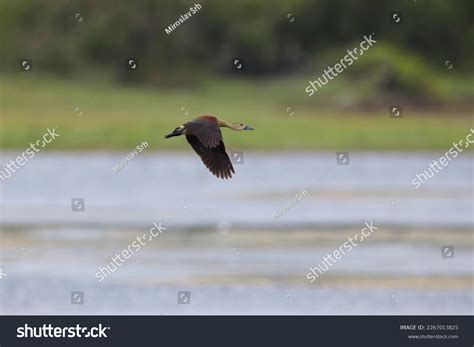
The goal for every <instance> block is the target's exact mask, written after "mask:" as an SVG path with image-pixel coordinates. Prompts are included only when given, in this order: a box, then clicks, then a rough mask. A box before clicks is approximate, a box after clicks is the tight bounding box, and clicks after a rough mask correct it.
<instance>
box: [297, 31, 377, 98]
mask: <svg viewBox="0 0 474 347" xmlns="http://www.w3.org/2000/svg"><path fill="white" fill-rule="evenodd" d="M373 35H375V33H372V34H370V35H369V36H368V37H367V35H364V40H363V41H362V42H361V43H360V44H359V46H360V48H361V49H360V51H359V48H358V47H356V48H354V49H352V50H349V49H348V50H347V54H346V55H345V56H343V57H342V58H341V60H340V61H339V63H336V64H334V67H331V66H328V67H327V68H326V69H324V73H323V74H322V76H321V77H318V79H316V80H314V81H309V85H308V86H307V87H306V89H305V92H306V93H308V96H311V95H313V94H314V93H316V92H317V90H318V87H319V88H322V87H323V86H324V85H326V84H327V83H328V82H329V81H330V80H332V79H333V78H334V77H337V76H338V75H339V74H340V73H342V72H343V71H344V70H345V69H347V68H348V67H349V66H351V65H352V64H353V63H354V60H357V59H359V57H360V56H362V55H364V52H365V51H367V50H368V49H369V48H370V47H372V46H373V45H374V44H375V43H377V41H375V40H374V39H373V38H372V36H373ZM345 63H347V66H346V64H345ZM334 70H336V71H337V73H336V72H334ZM322 77H324V82H323V79H322ZM316 86H317V87H316Z"/></svg>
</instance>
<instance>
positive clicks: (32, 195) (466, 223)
mask: <svg viewBox="0 0 474 347" xmlns="http://www.w3.org/2000/svg"><path fill="white" fill-rule="evenodd" d="M125 154H126V153H100V154H89V153H39V154H38V155H37V157H35V158H34V159H33V160H31V161H30V162H28V163H27V164H26V165H25V166H24V167H22V168H21V170H19V171H18V172H17V173H15V174H14V175H13V176H12V177H11V178H9V179H8V180H7V181H5V182H0V192H1V198H0V199H1V200H0V202H1V210H0V217H1V218H0V242H1V245H2V247H1V251H2V254H1V264H0V265H1V266H2V267H3V269H2V270H3V272H4V273H5V274H7V277H4V278H3V279H1V280H0V294H1V299H0V313H6V314H472V313H473V287H472V274H473V237H472V207H473V206H472V184H473V180H472V156H470V155H462V156H460V157H458V158H457V159H456V160H455V161H453V162H452V163H450V165H449V166H448V167H446V168H445V169H444V170H443V171H442V172H440V173H439V174H437V175H435V176H434V177H433V178H431V179H430V180H429V181H427V182H426V183H425V184H424V185H423V187H422V188H420V189H419V190H415V189H414V188H413V187H412V185H411V180H412V179H413V176H414V175H415V174H416V173H417V172H420V171H422V170H424V169H426V167H427V165H428V163H429V162H430V161H431V160H432V159H434V158H437V157H439V155H440V154H438V153H431V154H396V153H393V154H387V153H351V154H350V155H351V157H350V165H349V166H338V165H336V159H335V154H334V153H302V154H292V153H282V154H278V153H271V154H269V153H248V154H247V153H245V154H244V164H243V165H235V169H236V176H235V177H234V179H232V180H231V181H221V180H218V179H215V178H214V177H213V176H211V175H210V174H209V173H208V172H207V171H206V169H205V168H204V167H203V166H202V164H201V163H200V161H199V159H198V158H197V157H195V156H194V155H192V154H181V153H166V154H164V153H151V152H150V153H142V154H140V155H139V156H138V157H136V158H135V159H133V160H132V161H131V162H130V163H129V164H127V165H126V166H125V167H124V168H123V169H122V170H121V171H120V172H119V173H115V172H114V170H113V169H112V167H113V166H114V165H116V164H117V163H119V162H120V161H121V160H122V159H123V157H124V156H125ZM14 155H15V154H14V153H11V152H8V153H6V152H3V153H2V159H1V164H0V168H1V167H3V165H4V164H3V163H4V162H6V161H8V160H10V158H13V157H14ZM302 190H305V191H306V192H307V195H306V196H305V197H303V198H302V199H301V200H300V201H298V202H297V203H296V204H294V205H293V206H292V207H291V208H290V209H289V210H288V211H286V213H284V214H283V215H281V216H280V218H279V219H278V220H275V219H274V217H273V213H274V212H275V211H277V210H278V209H279V208H282V207H283V206H284V205H285V203H286V202H287V201H289V200H291V199H292V198H293V197H294V195H295V194H296V193H298V192H301V191H302ZM72 198H84V199H85V211H84V212H77V211H74V212H73V211H72V208H71V199H72ZM158 221H162V223H163V225H164V226H165V227H166V231H164V232H163V233H162V234H160V235H159V236H158V237H157V238H156V239H153V240H151V241H150V242H148V243H147V244H146V245H145V246H143V248H141V249H140V251H139V252H137V253H135V254H133V256H132V257H131V258H130V259H128V260H127V261H126V263H124V264H122V265H121V266H120V267H119V268H118V270H117V271H115V272H113V273H112V274H111V275H110V276H109V277H107V278H106V279H105V280H103V281H101V282H99V281H98V279H97V278H96V276H95V274H96V272H97V271H98V267H104V266H106V265H107V264H109V263H110V258H111V257H112V256H114V254H116V253H119V252H121V251H122V250H123V249H126V248H127V247H128V246H129V245H130V244H131V242H133V241H134V240H135V239H136V237H137V236H139V235H142V234H143V233H146V232H147V231H148V230H149V229H150V228H151V227H152V226H153V223H154V222H158ZM366 221H373V222H374V224H375V225H376V226H377V227H378V228H379V229H378V230H377V231H376V232H375V233H374V234H373V235H371V236H370V238H368V239H367V241H364V243H363V244H361V245H359V246H358V247H357V248H354V249H353V250H352V251H351V252H350V253H348V254H347V255H346V256H344V258H343V259H342V260H341V261H339V262H338V263H337V264H334V266H331V267H330V269H329V270H328V271H327V272H325V273H324V274H323V275H321V277H320V278H318V279H317V281H315V282H314V283H309V281H308V280H307V279H306V273H307V271H308V268H309V267H311V266H316V265H318V264H319V263H320V262H321V261H322V259H323V257H324V255H325V254H327V253H328V252H332V251H333V250H335V249H337V248H338V247H339V246H340V245H341V244H342V243H343V242H345V241H346V240H347V237H348V236H350V235H353V234H354V233H356V232H359V231H360V229H361V228H362V227H363V225H364V222H366ZM443 245H454V246H455V257H454V258H451V259H443V258H442V254H441V246H443ZM72 291H83V292H84V297H85V301H84V304H81V305H76V304H71V292H72ZM179 291H190V292H191V303H190V304H178V302H177V296H178V292H179Z"/></svg>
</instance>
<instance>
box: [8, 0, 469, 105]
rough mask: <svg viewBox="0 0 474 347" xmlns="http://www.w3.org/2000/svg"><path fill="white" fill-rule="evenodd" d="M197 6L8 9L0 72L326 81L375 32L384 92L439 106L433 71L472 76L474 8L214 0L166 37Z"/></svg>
mask: <svg viewBox="0 0 474 347" xmlns="http://www.w3.org/2000/svg"><path fill="white" fill-rule="evenodd" d="M195 3H197V2H195V1H182V0H181V1H180V0H178V1H176V0H174V1H156V0H137V1H133V2H132V1H114V0H101V1H97V0H42V1H18V0H2V1H0V39H1V42H2V50H1V51H0V59H1V60H2V61H3V62H6V63H5V64H1V67H2V69H10V70H17V69H18V58H20V57H28V58H31V59H33V61H34V64H35V69H37V70H41V71H47V72H51V73H56V74H59V75H61V76H81V75H82V76H84V75H91V74H93V75H97V74H99V75H100V76H101V77H102V78H112V79H115V80H117V81H122V82H137V83H145V84H150V85H165V86H166V85H178V86H180V87H191V86H193V85H195V84H197V83H199V82H200V80H201V79H202V78H203V76H205V75H209V74H211V75H216V74H217V75H220V76H228V75H229V74H231V73H232V59H233V58H235V57H239V58H243V59H244V60H245V72H244V74H245V75H247V76H248V75H254V76H268V75H272V76H273V75H286V74H293V73H304V74H305V76H307V77H306V78H310V77H311V78H312V77H315V76H313V74H317V75H319V74H320V70H319V66H318V64H317V60H316V64H315V59H316V58H317V57H318V56H319V55H320V54H321V53H324V52H327V51H329V50H331V49H335V48H337V49H338V50H339V56H340V54H342V52H345V51H346V49H348V48H352V47H353V46H354V44H358V43H359V42H360V41H361V40H362V37H363V35H365V34H370V33H372V32H374V33H376V35H375V37H376V38H377V39H378V45H381V44H382V42H383V43H385V44H386V49H384V50H382V49H380V50H379V51H378V55H377V56H376V57H373V58H364V59H361V60H360V64H364V65H365V69H366V70H367V71H369V69H371V68H372V66H375V67H377V68H378V71H377V74H378V76H377V77H376V78H379V79H380V80H379V81H378V83H381V84H383V86H384V88H390V87H392V86H393V88H395V90H401V91H403V92H407V93H410V92H421V94H420V95H421V96H423V94H429V95H433V96H434V97H436V96H437V95H438V93H439V92H440V91H439V90H438V89H439V88H438V87H437V86H435V85H431V82H432V81H429V79H430V78H431V77H429V76H428V77H425V76H426V75H427V74H429V73H430V69H428V68H425V67H426V66H430V67H435V68H434V70H438V71H439V70H443V71H445V70H446V66H445V61H447V60H450V62H452V63H453V65H454V66H455V71H456V72H458V73H459V72H463V73H466V72H469V73H472V62H473V61H474V46H473V44H472V43H473V42H474V26H473V23H474V2H473V1H471V0H455V1H446V0H430V1H429V2H427V1H419V2H415V1H413V0H406V1H397V2H393V1H388V0H385V1H380V0H365V1H363V2H361V1H360V0H283V1H278V2H275V1H273V0H260V1H254V0H239V1H218V0H205V1H202V2H200V4H201V5H202V8H201V10H199V11H198V13H196V14H195V15H193V16H192V17H191V18H190V19H188V20H187V21H186V22H185V23H184V24H182V25H181V26H179V28H177V29H176V30H175V31H173V32H172V33H171V34H170V35H167V34H166V33H165V31H164V29H165V28H166V27H168V25H170V24H172V23H174V22H175V21H176V20H177V19H178V17H179V16H180V15H181V14H184V13H185V12H187V11H189V7H190V6H193V5H194V4H195ZM394 11H397V12H399V13H400V16H401V18H402V22H401V24H399V25H395V24H393V23H392V22H391V13H392V12H394ZM289 14H291V15H292V16H293V17H294V21H293V22H291V21H290V20H289V18H288V17H287V16H288V15H289ZM79 18H82V21H81V22H79V21H78V19H79ZM344 54H345V53H344ZM129 57H134V58H136V59H138V63H139V69H138V70H137V71H135V72H134V73H133V74H131V73H127V69H126V62H127V59H128V58H129ZM364 60H365V61H364ZM384 60H388V61H386V62H385V64H387V66H385V71H382V69H383V67H382V66H381V62H383V61H384ZM329 63H331V64H334V61H330V62H328V64H329ZM356 65H359V62H358V64H354V67H356ZM316 66H317V67H318V69H315V67H316ZM326 66H327V65H326ZM420 67H421V69H419V68H420ZM361 68H362V67H359V69H361ZM370 71H371V70H370ZM398 72H400V73H401V75H400V76H398V77H393V76H389V74H393V73H398ZM311 73H313V74H311ZM384 74H385V75H384ZM431 74H432V72H431ZM418 77H421V78H422V81H420V83H418V81H417V79H418ZM434 84H436V83H434ZM427 87H428V90H426V88H427ZM397 88H398V89H397ZM431 92H433V94H431Z"/></svg>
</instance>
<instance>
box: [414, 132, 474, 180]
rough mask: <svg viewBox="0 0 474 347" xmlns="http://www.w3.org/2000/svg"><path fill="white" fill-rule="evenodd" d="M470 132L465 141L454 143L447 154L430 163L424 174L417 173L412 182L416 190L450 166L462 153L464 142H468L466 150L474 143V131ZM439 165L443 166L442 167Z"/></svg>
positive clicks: (465, 146)
mask: <svg viewBox="0 0 474 347" xmlns="http://www.w3.org/2000/svg"><path fill="white" fill-rule="evenodd" d="M470 131H471V132H470V133H469V134H467V135H466V137H465V138H464V139H461V140H459V141H458V142H453V146H452V147H451V148H450V149H449V150H448V151H447V152H446V153H444V155H443V156H441V157H439V158H438V160H436V159H435V160H432V161H431V162H430V163H429V166H430V167H429V168H428V169H427V170H424V171H423V172H420V173H417V174H416V175H415V178H414V179H413V180H412V181H411V184H412V185H413V187H415V189H418V188H420V187H421V185H422V184H423V183H424V182H426V181H427V180H428V179H430V178H432V177H433V176H434V175H435V174H437V173H438V172H439V171H441V170H443V168H444V167H446V166H448V165H449V163H450V162H451V160H453V159H454V158H456V157H457V156H458V155H459V153H461V152H462V149H461V146H462V144H463V142H464V140H465V141H466V142H465V145H464V148H468V147H469V145H470V144H471V143H474V139H471V137H472V135H473V134H474V129H470ZM439 164H441V166H440V165H439ZM437 169H439V170H437ZM428 172H429V173H428ZM430 174H431V176H430Z"/></svg>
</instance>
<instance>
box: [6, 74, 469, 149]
mask: <svg viewBox="0 0 474 347" xmlns="http://www.w3.org/2000/svg"><path fill="white" fill-rule="evenodd" d="M34 76H35V75H33V74H23V75H21V78H18V77H17V76H10V77H2V78H0V83H1V84H4V85H8V86H9V87H8V89H5V90H4V93H3V96H4V103H3V110H4V111H5V117H3V118H2V120H3V126H1V127H0V147H1V148H4V149H5V148H12V149H13V148H18V149H25V148H26V147H27V146H28V144H29V142H31V141H35V140H36V139H38V138H40V137H41V136H42V135H43V133H44V132H45V131H46V130H45V129H46V128H47V127H50V128H52V127H58V133H59V134H60V135H61V136H60V137H59V138H58V139H56V140H55V141H54V142H52V143H51V144H49V145H48V147H47V150H50V149H53V150H54V149H68V150H81V149H98V148H100V149H121V150H125V151H130V150H132V149H133V148H134V147H136V146H137V145H138V144H140V143H141V142H142V141H147V142H148V143H149V144H150V147H149V148H150V150H174V149H185V150H189V148H188V144H187V142H186V141H184V140H182V139H181V140H177V139H169V140H165V139H163V137H164V135H165V134H166V133H168V132H169V131H171V130H172V129H174V128H175V127H176V126H178V125H180V124H183V123H184V122H186V121H187V120H189V119H190V118H191V117H193V116H194V115H201V114H213V115H216V116H219V117H221V118H223V119H225V120H228V121H233V122H240V121H242V122H245V123H247V124H250V125H251V126H253V127H254V128H255V129H256V130H255V131H248V132H247V131H246V132H244V133H236V132H233V131H230V130H225V129H224V130H223V133H224V137H225V141H226V146H227V149H228V150H239V149H248V148H251V149H261V150H275V151H276V150H297V149H298V150H305V149H308V150H315V149H317V150H343V149H346V150H348V149H350V150H356V149H364V150H365V149H376V150H409V149H419V150H427V149H439V150H443V151H445V150H447V149H448V148H449V147H451V145H452V142H453V141H458V140H459V139H462V138H464V137H465V136H466V135H467V134H468V132H469V128H470V127H472V125H473V124H472V117H470V114H469V113H466V112H463V111H459V112H455V111H450V112H440V111H437V112H436V113H433V112H431V111H420V110H417V109H410V108H403V109H402V111H403V114H402V118H400V119H394V118H390V117H389V113H388V108H386V109H384V110H382V111H377V112H363V111H361V112H354V111H343V110H339V111H335V110H330V109H327V108H326V109H325V108H324V107H323V106H321V107H315V106H314V105H313V104H308V103H307V100H308V97H307V96H306V95H305V94H303V93H301V90H299V89H298V88H296V86H298V85H300V84H301V83H302V82H303V81H302V80H300V79H294V78H293V79H287V80H285V81H284V82H285V83H274V80H271V79H270V80H268V79H258V80H244V79H241V80H238V81H230V80H216V81H210V80H208V81H206V82H205V83H204V82H203V85H202V87H201V88H199V89H198V90H186V89H173V90H160V91H159V92H157V91H156V90H153V89H150V88H143V87H137V86H135V87H133V86H121V87H117V86H116V85H113V84H110V83H108V82H98V83H95V84H93V85H91V84H90V83H88V82H71V81H65V80H64V79H51V78H49V79H45V78H41V77H40V76H37V77H34ZM279 81H280V82H281V81H282V80H281V79H279ZM328 88H329V87H328ZM331 88H332V89H331V90H330V91H328V92H327V93H328V94H333V91H334V90H336V87H333V86H331ZM76 108H77V109H76ZM473 149H474V148H473Z"/></svg>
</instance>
